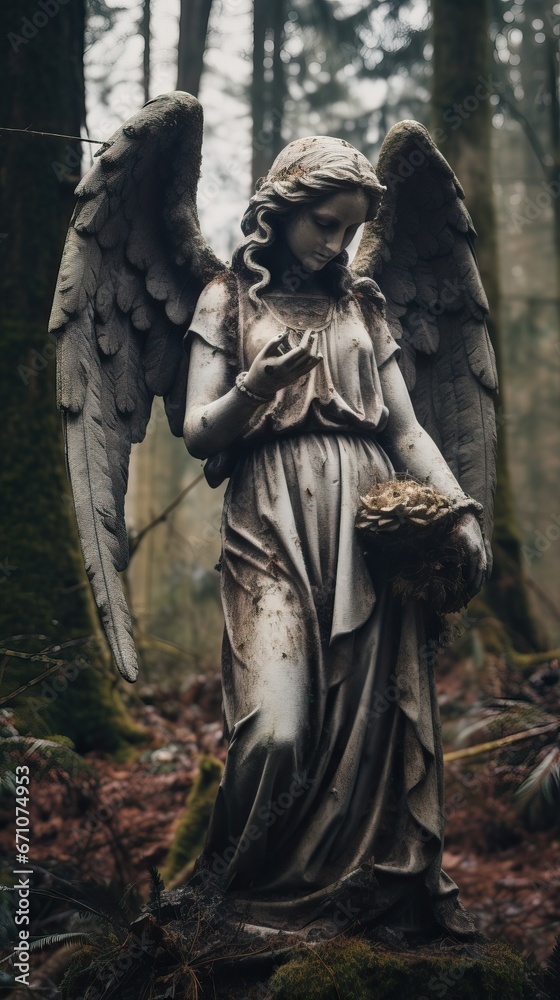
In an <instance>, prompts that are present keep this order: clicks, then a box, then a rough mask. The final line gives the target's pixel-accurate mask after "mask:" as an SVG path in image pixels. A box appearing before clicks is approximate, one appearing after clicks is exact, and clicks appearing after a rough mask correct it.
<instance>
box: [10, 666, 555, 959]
mask: <svg viewBox="0 0 560 1000" xmlns="http://www.w3.org/2000/svg"><path fill="white" fill-rule="evenodd" d="M463 667H464V665H461V664H457V663H453V662H451V661H444V663H443V667H442V668H441V669H440V671H439V680H438V688H439V696H440V704H441V710H442V718H443V723H444V736H445V734H446V732H447V731H451V730H452V729H453V725H454V724H455V723H456V720H457V697H456V696H457V687H458V685H459V684H460V685H461V692H462V702H461V704H462V710H461V715H462V716H465V714H468V713H469V711H471V712H472V705H471V706H470V707H469V695H468V691H469V684H468V676H467V682H465V676H466V675H465V670H464V669H463ZM546 669H548V672H549V673H548V675H547V677H548V678H549V679H548V680H547V681H546V684H544V687H543V685H541V689H542V690H541V692H540V693H539V690H540V689H538V684H537V685H536V687H535V684H533V688H534V689H535V690H537V696H535V695H534V691H533V689H531V690H530V691H529V694H531V697H533V701H534V699H535V697H537V700H538V699H539V698H540V700H541V701H542V702H544V703H543V704H541V706H540V707H541V709H542V708H546V710H547V712H549V713H550V712H552V713H554V714H555V715H556V716H558V715H560V671H559V670H558V664H552V666H551V665H550V664H549V665H548V666H547V668H546ZM551 670H552V674H550V671H551ZM466 673H467V675H468V670H467V672H466ZM542 673H543V670H542V669H541V675H542ZM537 674H538V672H537ZM550 676H551V677H552V680H550ZM465 691H467V696H466V697H465ZM139 693H140V696H141V699H142V706H141V707H138V708H137V709H136V710H135V712H134V714H135V717H136V719H137V721H138V722H139V723H140V724H141V725H142V726H144V727H145V728H146V729H147V730H148V731H149V733H150V737H151V739H150V741H149V745H148V748H147V749H146V748H144V749H141V750H140V752H139V755H137V756H136V757H135V758H134V759H131V760H130V761H127V762H126V763H118V762H115V760H112V759H107V758H102V757H100V756H97V755H95V754H90V755H88V757H87V763H88V765H89V766H90V768H91V770H90V771H89V773H87V774H85V775H82V776H80V777H79V778H77V777H74V778H73V780H72V781H69V780H68V779H67V777H66V778H65V776H64V775H60V774H59V775H58V776H56V774H50V775H45V776H44V777H42V778H41V780H40V781H39V782H37V783H36V784H35V786H34V787H33V810H32V847H31V853H30V860H31V862H32V865H33V870H34V871H35V872H36V873H37V877H41V872H43V873H44V875H46V873H47V872H51V873H55V874H56V875H57V876H59V877H62V878H64V879H67V880H68V881H72V880H73V879H77V880H80V881H82V882H83V881H84V880H92V881H94V882H96V883H102V884H105V885H107V884H108V883H112V885H113V886H114V887H115V888H116V890H117V892H122V891H124V889H125V887H126V885H127V884H129V883H131V882H133V883H136V885H137V886H138V889H139V891H140V895H141V897H142V898H144V899H145V898H146V897H147V894H148V887H149V869H150V867H156V868H158V869H161V868H163V866H164V863H165V859H166V855H167V852H168V850H169V846H170V844H171V841H172V839H173V834H174V831H175V828H176V825H177V821H178V819H179V817H180V815H181V814H182V811H183V807H184V804H185V797H186V795H187V793H188V791H189V789H190V788H191V786H192V783H193V780H194V779H195V777H196V775H197V770H198V760H199V759H200V754H201V753H210V754H213V755H215V756H217V757H219V758H220V759H222V760H224V759H225V754H226V747H225V742H224V740H223V735H222V727H221V688H220V679H219V676H218V675H209V676H200V677H198V678H196V679H195V680H193V681H192V682H191V683H190V685H189V686H188V687H187V688H186V689H185V690H184V691H182V692H180V691H175V692H170V693H167V694H162V693H161V692H159V691H155V690H152V689H150V688H149V687H148V686H144V688H140V690H139ZM479 693H480V692H478V695H479ZM507 693H508V694H510V692H507ZM471 694H472V697H471V701H472V702H473V704H475V706H476V704H479V702H478V701H477V697H478V695H475V693H473V692H471ZM495 694H497V695H498V696H500V695H501V696H503V694H504V692H503V690H499V689H498V690H497V692H495ZM486 695H487V696H488V691H487V692H486ZM487 700H488V699H487ZM498 704H503V702H500V701H499V699H498ZM484 738H487V737H486V736H485V735H483V737H482V738H480V737H477V738H476V739H474V740H471V743H472V742H475V743H477V742H482V741H483V739H484ZM448 746H449V744H448ZM537 750H538V748H537ZM508 753H509V757H507V758H504V755H503V754H502V755H501V756H498V757H496V756H495V755H491V754H485V755H482V756H481V757H478V758H476V759H473V760H472V761H471V762H467V766H465V763H464V762H463V761H455V762H453V763H449V764H446V845H445V853H444V869H445V870H446V871H447V872H448V874H449V875H450V876H451V877H452V878H453V879H454V880H455V881H456V882H457V883H458V885H459V887H460V890H461V895H460V898H461V899H462V901H463V903H464V904H465V906H466V907H467V908H468V909H470V910H471V911H472V912H473V913H474V914H475V916H476V919H477V922H478V925H479V928H480V929H481V930H482V931H483V932H484V933H485V934H486V935H488V936H489V937H490V938H493V939H500V940H505V941H508V942H510V943H511V944H513V945H514V946H515V947H516V948H517V949H518V950H519V951H520V952H522V953H523V954H524V955H525V956H531V957H532V958H533V959H535V960H536V961H537V962H539V963H540V962H544V961H545V960H546V959H547V958H548V956H549V955H550V953H551V951H552V948H553V946H554V940H555V937H556V935H557V934H558V933H559V931H560V826H559V825H556V826H555V827H554V826H553V827H552V828H550V827H549V828H548V829H544V830H543V829H541V830H538V829H537V830H535V829H533V830H529V829H527V825H526V824H524V823H522V822H521V819H520V818H519V816H518V814H516V813H515V812H514V810H513V806H512V795H511V788H512V783H511V774H512V771H516V770H517V771H520V770H521V771H523V766H522V764H521V765H520V764H519V761H520V760H522V761H523V759H524V758H523V755H524V754H525V755H526V751H523V750H520V749H519V747H517V749H515V748H514V749H513V750H509V751H508ZM512 754H514V755H515V754H517V757H515V756H513V757H512ZM520 754H521V757H520ZM517 783H518V784H519V781H518V782H517ZM6 818H7V817H5V816H3V815H0V825H1V821H2V820H5V819H6ZM12 841H13V830H12V829H10V828H9V826H8V825H6V826H5V829H4V831H3V832H0V850H2V853H4V852H5V851H6V852H7V855H8V856H9V855H10V853H11V851H12ZM34 905H35V904H34ZM36 906H37V908H36V911H35V919H34V922H33V927H32V933H33V934H37V933H40V934H46V933H47V934H51V933H56V932H58V931H62V930H65V929H66V927H67V925H66V924H65V916H66V917H67V909H68V908H67V907H66V912H65V908H64V907H63V908H62V909H61V907H60V906H53V905H52V902H51V903H49V901H48V899H47V898H45V899H43V900H41V899H40V900H39V903H38V904H36Z"/></svg>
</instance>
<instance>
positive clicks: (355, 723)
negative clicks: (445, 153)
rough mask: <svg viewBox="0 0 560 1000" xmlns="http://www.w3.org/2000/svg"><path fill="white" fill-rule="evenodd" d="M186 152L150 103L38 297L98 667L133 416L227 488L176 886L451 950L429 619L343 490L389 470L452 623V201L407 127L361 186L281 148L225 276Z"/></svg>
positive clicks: (455, 257) (477, 452)
mask: <svg viewBox="0 0 560 1000" xmlns="http://www.w3.org/2000/svg"><path fill="white" fill-rule="evenodd" d="M201 140H202V110H201V107H200V105H199V103H198V102H197V101H196V100H195V99H194V98H193V97H191V96H190V95H188V94H185V93H181V92H176V93H172V94H168V95H164V96H162V97H159V98H157V99H156V100H153V101H151V102H149V103H148V104H147V105H146V106H145V107H144V108H143V109H142V110H141V111H139V112H138V113H137V114H136V115H134V116H133V117H132V118H131V119H130V120H129V121H128V122H127V123H126V124H125V125H124V126H123V127H122V128H120V129H119V130H118V131H117V132H116V133H115V134H114V136H113V137H112V138H111V139H110V140H109V141H108V142H106V143H105V144H104V145H103V146H102V147H101V149H100V151H99V152H98V153H97V160H96V163H95V165H94V166H93V167H92V168H91V169H90V170H89V172H88V173H87V174H86V176H85V177H84V179H83V180H82V181H81V183H80V185H79V186H78V188H77V192H76V193H77V196H78V203H77V207H76V210H75V213H74V216H73V219H72V222H71V225H70V229H69V232H68V238H67V242H66V246H65V250H64V255H63V258H62V264H61V268H60V276H59V280H58V287H57V290H56V295H55V300H54V306H53V312H52V318H51V327H50V328H51V330H53V331H55V333H56V334H57V336H58V344H59V355H58V402H59V406H60V408H61V410H62V414H63V419H64V429H65V440H66V453H67V459H68V470H69V476H70V480H71V484H72V490H73V495H74V501H75V509H76V516H77V522H78V528H79V533H80V538H81V543H82V548H83V554H84V559H85V563H86V567H87V572H88V575H89V579H90V581H91V585H92V588H93V593H94V595H95V599H96V602H97V606H98V609H99V614H100V617H101V621H102V623H103V627H104V629H105V633H106V636H107V639H108V642H109V645H110V647H111V650H112V653H113V657H114V659H115V661H116V664H117V666H118V668H119V670H120V671H121V673H122V675H123V676H124V677H125V678H126V679H127V680H129V681H133V680H134V679H135V678H136V675H137V663H136V654H135V650H134V644H133V639H132V629H131V622H130V616H129V613H128V609H127V606H126V603H125V599H124V596H123V593H122V590H121V586H120V582H119V577H118V573H119V571H120V570H123V569H124V568H125V567H126V565H127V558H128V553H127V535H126V530H125V524H124V517H123V508H124V497H125V492H126V488H127V473H128V464H129V455H130V450H131V444H132V443H133V442H137V441H141V440H142V438H143V436H144V433H145V430H146V425H147V423H148V419H149V416H150V407H151V403H152V400H153V397H154V395H156V394H158V395H161V396H163V397H164V400H165V406H166V410H167V414H168V417H169V424H170V427H171V430H172V432H173V433H174V434H176V435H184V440H185V443H186V446H187V448H188V450H189V451H190V453H191V454H192V455H194V456H195V457H197V458H200V459H207V463H206V473H207V478H208V481H209V482H210V484H212V485H216V484H217V483H218V482H220V481H223V479H224V478H226V477H229V485H228V488H227V492H226V499H225V504H224V511H223V521H222V558H221V594H222V602H223V610H224V616H225V634H224V644H223V663H222V669H223V700H224V717H225V727H226V735H227V737H228V739H229V749H228V756H227V763H226V767H225V772H224V776H223V780H222V783H221V786H220V789H219V792H218V796H217V800H216V803H215V807H214V812H213V817H212V820H211V824H210V829H209V832H208V837H207V841H206V846H205V848H204V851H203V854H202V856H201V858H200V859H199V862H198V864H197V868H196V873H195V876H194V878H195V880H196V879H197V878H198V879H199V880H200V879H202V878H203V876H204V877H209V875H210V876H211V877H212V878H213V879H215V880H216V883H217V884H219V885H220V886H221V889H222V891H223V892H224V893H225V894H226V895H227V897H228V899H230V900H233V901H236V902H239V904H240V905H242V906H244V907H245V910H244V912H245V913H246V914H248V920H249V923H250V924H251V925H254V926H258V927H260V928H264V929H267V928H268V929H270V928H273V929H279V928H284V929H286V928H287V929H289V930H290V931H291V932H294V933H300V934H304V933H306V929H307V930H308V929H309V928H315V930H316V929H317V926H319V925H320V927H321V928H323V932H325V933H329V931H328V928H329V927H330V928H331V930H332V933H336V932H337V929H339V928H340V921H338V922H337V919H336V917H337V914H339V913H340V907H339V904H340V900H353V901H354V902H356V900H357V898H358V896H360V898H361V899H362V903H363V897H364V895H365V897H366V898H367V904H366V909H367V919H368V920H369V921H372V922H373V923H375V922H376V921H378V922H379V921H380V922H382V923H384V924H389V925H391V926H393V927H401V928H404V927H406V928H412V929H414V928H422V929H424V930H425V929H426V927H427V926H432V927H433V928H434V932H435V933H438V932H439V933H443V932H447V933H452V934H454V935H456V936H457V937H465V938H468V937H469V936H472V934H473V933H474V925H473V923H472V918H471V917H470V915H469V914H468V913H467V911H466V910H465V909H464V908H463V907H462V905H461V904H460V903H459V901H458V899H457V893H458V889H457V886H456V885H455V883H454V882H453V881H452V880H451V878H450V877H449V876H448V875H447V874H445V872H443V871H442V868H441V857H442V850H443V822H444V800H443V762H442V747H441V735H440V723H439V713H438V703H437V697H436V690H435V683H434V677H433V671H432V660H431V659H430V658H429V657H427V656H426V649H427V648H429V643H430V641H431V640H433V638H434V632H433V629H434V624H433V615H432V614H431V612H430V608H429V607H428V605H427V604H426V602H425V601H422V600H421V599H417V598H410V599H406V600H403V599H402V598H399V597H398V596H396V595H395V594H394V592H393V590H392V588H391V586H390V569H391V566H390V563H391V559H390V558H388V557H387V555H383V556H379V557H378V558H376V556H375V550H374V549H372V550H371V551H366V549H367V547H366V546H365V545H364V542H363V538H362V536H360V534H359V533H358V532H357V531H356V528H355V522H356V516H357V513H358V509H359V505H360V497H362V496H364V495H365V494H367V492H368V490H369V489H370V488H371V486H372V484H374V483H385V482H388V481H395V482H398V477H399V475H400V476H403V475H406V476H408V477H409V478H411V479H412V480H413V481H415V482H416V483H419V484H428V485H429V486H430V487H431V488H433V489H435V490H437V491H438V493H439V495H443V496H444V498H445V501H446V503H447V505H448V508H449V509H450V510H453V511H454V512H455V514H456V517H455V526H454V536H453V537H454V540H455V542H454V544H455V545H456V547H457V550H458V551H459V550H460V551H461V553H462V566H463V579H464V584H465V600H466V599H468V597H470V596H472V595H473V594H475V593H476V592H477V591H478V589H479V588H480V586H481V584H482V582H483V580H484V578H485V575H486V574H487V573H488V571H489V561H490V548H489V542H490V536H491V528H492V506H493V494H494V485H495V477H494V470H495V424H494V408H493V399H492V396H493V392H494V390H495V388H496V370H495V364H494V356H493V351H492V347H491V345H490V341H489V338H488V333H487V330H486V325H485V316H486V314H487V302H486V298H485V295H484V292H483V289H482V287H481V282H480V277H479V273H478V269H477V264H476V259H475V256H474V252H473V237H474V232H473V228H472V224H471V221H470V218H469V215H468V213H467V211H466V209H465V207H464V205H463V192H462V189H461V187H460V185H459V183H458V181H457V179H456V177H455V176H454V174H453V171H452V170H451V168H450V167H449V165H448V164H447V162H446V161H445V159H444V158H443V157H442V155H441V154H440V153H439V152H438V150H437V149H436V147H435V146H434V144H433V142H432V140H431V139H430V136H429V134H428V132H427V131H426V129H425V128H424V127H423V126H422V125H420V124H418V123H417V122H414V121H403V122H400V123H399V124H398V125H396V126H395V127H394V128H392V129H391V131H390V132H389V134H388V136H387V138H386V139H385V141H384V143H383V146H382V148H381V154H380V157H379V162H378V164H377V168H376V170H374V169H373V167H372V166H371V164H370V163H369V161H368V160H367V159H366V157H365V156H363V155H362V153H360V152H359V151H358V150H356V149H355V148H354V147H353V146H351V145H350V144H349V143H348V142H346V141H344V140H342V139H336V138H331V137H329V136H310V137H307V138H303V139H297V140H296V141H295V142H291V143H290V144H289V145H288V146H287V147H286V148H285V149H284V150H283V151H282V152H281V153H280V154H279V156H278V157H277V159H276V161H275V162H274V163H273V165H272V167H271V169H270V171H269V172H268V174H267V176H266V177H264V178H262V179H261V180H260V181H259V183H258V184H257V190H256V192H255V193H254V195H253V196H252V198H251V199H250V202H249V206H248V208H247V210H246V212H245V215H244V217H243V221H242V224H241V228H242V231H243V239H242V240H241V242H240V243H239V245H238V247H237V249H236V250H235V252H234V254H233V259H232V262H231V265H229V266H227V265H225V264H223V263H221V262H220V261H219V260H218V259H217V258H216V256H215V255H214V253H213V252H212V250H211V249H210V247H209V246H208V245H207V244H206V242H205V240H204V238H203V236H202V234H201V231H200V227H199V222H198V216H197V209H196V192H197V181H198V176H199V167H200V157H201ZM363 223H365V226H364V233H363V237H362V240H361V243H360V246H359V249H358V252H357V256H356V258H355V260H354V262H353V265H352V267H351V268H350V267H349V266H348V255H347V254H346V247H347V246H348V245H349V243H350V242H351V240H352V238H353V237H354V235H355V234H356V232H357V231H358V229H359V227H360V226H361V225H362V224H363ZM413 548H414V546H413V545H411V546H410V547H409V551H410V552H411V553H412V549H413ZM372 863H373V865H374V875H375V877H374V880H373V883H371V884H368V885H369V887H368V888H367V891H365V890H363V885H362V890H361V889H360V888H359V886H360V884H361V883H360V873H363V872H364V871H365V870H366V869H368V866H370V867H371V864H372ZM364 878H365V876H364ZM364 884H365V883H364ZM362 903H361V904H360V906H361V907H362V909H361V910H360V912H361V913H363V912H364V909H363V905H362ZM337 907H338V909H337ZM329 921H330V923H329ZM325 927H327V931H325Z"/></svg>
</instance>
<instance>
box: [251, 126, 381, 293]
mask: <svg viewBox="0 0 560 1000" xmlns="http://www.w3.org/2000/svg"><path fill="white" fill-rule="evenodd" d="M356 188H357V189H359V190H362V191H364V192H365V194H366V195H367V197H368V198H369V209H368V212H367V216H366V221H369V220H371V219H373V218H374V217H375V214H376V212H377V209H378V208H379V204H380V201H381V198H382V196H383V192H384V191H385V190H386V188H385V187H384V186H383V185H382V184H380V182H379V181H378V179H377V177H376V174H375V171H374V169H373V167H372V165H371V163H370V162H369V160H368V159H367V158H366V157H365V156H364V155H363V153H360V152H359V151H358V150H357V149H355V147H354V146H352V145H351V144H350V143H349V142H346V141H345V140H344V139H335V138H333V137H332V136H307V137H306V138H304V139H296V140H295V142H291V143H290V144H289V145H288V146H286V147H285V149H283V150H282V152H281V153H279V155H278V156H277V157H276V159H275V161H274V163H273V164H272V167H271V168H270V170H269V172H268V174H267V175H266V177H262V178H261V179H260V180H259V181H258V182H257V189H256V191H255V194H254V195H253V197H252V198H251V200H250V202H249V205H248V208H247V211H246V212H245V215H244V216H243V219H242V222H241V229H242V232H243V234H244V236H245V239H244V240H242V242H241V243H240V244H239V245H238V246H237V247H236V249H235V251H234V253H233V258H232V268H233V270H234V271H235V272H236V273H237V274H239V275H241V276H244V277H245V278H253V277H255V276H256V278H257V280H255V281H254V283H253V284H252V285H251V287H250V289H249V297H250V298H251V299H252V301H253V302H255V303H257V302H258V297H259V295H261V294H262V292H263V291H264V289H265V288H266V287H267V285H268V284H269V283H270V279H271V275H270V269H269V267H268V266H267V261H268V258H269V254H270V248H271V247H272V245H273V244H274V242H275V240H276V239H277V235H278V233H279V232H281V225H282V222H284V221H285V220H286V219H287V218H288V217H289V216H290V215H291V214H292V213H293V212H294V210H297V209H298V208H303V207H305V206H307V205H310V204H312V202H314V201H316V200H317V199H322V198H327V197H328V196H329V195H334V194H337V193H338V192H339V191H347V190H352V189H356ZM278 223H280V226H279V225H278ZM347 265H348V255H347V253H346V251H342V253H340V254H338V256H337V257H335V259H334V260H333V261H330V262H329V264H327V265H326V267H325V268H324V275H325V279H326V280H327V281H328V282H329V287H330V288H331V289H332V290H333V291H334V292H335V293H336V294H338V295H339V296H340V295H343V294H344V293H345V292H346V290H347V289H348V288H349V287H350V286H351V284H352V278H351V275H350V272H349V271H348V267H347Z"/></svg>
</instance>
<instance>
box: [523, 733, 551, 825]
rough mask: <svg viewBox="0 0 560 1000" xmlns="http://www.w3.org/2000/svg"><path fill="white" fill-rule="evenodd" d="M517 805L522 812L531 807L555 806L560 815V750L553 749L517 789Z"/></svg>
mask: <svg viewBox="0 0 560 1000" xmlns="http://www.w3.org/2000/svg"><path fill="white" fill-rule="evenodd" d="M515 803H516V806H517V808H518V810H519V811H520V812H524V811H525V810H526V809H527V808H528V807H530V806H531V805H536V804H537V803H538V804H542V805H549V806H553V807H554V806H555V807H556V809H557V811H558V814H559V815H560V748H559V747H553V748H552V750H550V751H549V752H548V753H547V755H546V757H545V758H544V759H543V760H541V762H540V764H538V765H537V767H535V768H534V770H533V771H531V773H530V775H529V777H528V778H526V779H525V781H524V782H523V784H522V785H521V786H520V787H519V788H518V789H517V791H516V793H515Z"/></svg>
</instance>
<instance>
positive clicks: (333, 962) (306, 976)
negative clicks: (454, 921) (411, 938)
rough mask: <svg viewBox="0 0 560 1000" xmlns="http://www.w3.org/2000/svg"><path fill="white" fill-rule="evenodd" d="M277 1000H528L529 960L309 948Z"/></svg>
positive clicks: (359, 944) (477, 952)
mask: <svg viewBox="0 0 560 1000" xmlns="http://www.w3.org/2000/svg"><path fill="white" fill-rule="evenodd" d="M270 994H271V997H273V998H274V1000H403V997H409V998H411V1000H412V998H415V1000H416V998H417V1000H425V998H429V997H436V996H437V997H449V1000H451V997H452V998H453V1000H504V998H506V997H507V1000H528V998H530V997H532V996H536V994H535V993H532V992H530V987H529V985H528V981H527V977H526V970H525V965H524V962H523V959H522V958H521V957H520V956H519V955H517V954H516V953H515V952H513V951H512V950H511V949H510V948H509V947H508V946H507V945H504V944H501V943H491V944H484V945H480V944H473V945H451V946H450V947H443V946H442V945H439V947H438V946H433V947H432V948H421V949H417V950H416V951H407V952H402V953H400V954H395V953H393V952H389V951H386V950H385V949H384V948H380V947H374V946H372V945H370V944H368V943H367V942H366V941H363V940H359V939H351V938H339V939H337V940H336V941H332V942H329V943H328V944H324V945H321V946H320V947H319V948H317V949H310V948H306V949H305V950H303V951H302V953H301V954H300V955H298V957H296V958H294V959H293V960H292V961H290V962H288V963H287V964H286V965H284V966H283V967H282V968H281V969H279V970H278V971H277V972H276V973H275V974H274V975H273V977H272V979H271V981H270Z"/></svg>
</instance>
